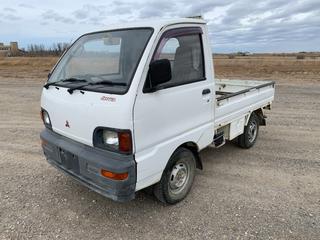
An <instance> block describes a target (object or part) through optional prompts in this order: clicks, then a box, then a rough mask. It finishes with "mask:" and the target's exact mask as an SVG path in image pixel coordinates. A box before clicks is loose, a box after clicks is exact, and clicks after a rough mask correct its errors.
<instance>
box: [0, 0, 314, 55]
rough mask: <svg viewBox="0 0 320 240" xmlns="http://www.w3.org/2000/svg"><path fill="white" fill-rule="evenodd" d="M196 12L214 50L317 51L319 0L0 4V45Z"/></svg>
mask: <svg viewBox="0 0 320 240" xmlns="http://www.w3.org/2000/svg"><path fill="white" fill-rule="evenodd" d="M200 14H201V15H202V16H203V17H204V18H205V20H206V21H207V22H208V26H209V33H210V39H211V44H212V48H213V50H214V52H236V51H250V52H294V51H320V0H300V1H299V0H264V1H258V0H256V1H253V0H208V1H207V0H198V1H188V0H186V1H182V0H176V1H175V0H156V1H148V0H135V1H129V0H113V1H106V0H103V1H102V0H95V1H88V0H55V1H40V0H28V1H22V0H1V4H0V42H6V43H7V42H10V41H19V44H20V46H22V47H26V46H27V45H28V44H30V43H43V44H45V45H47V46H48V45H51V44H52V43H53V42H71V41H73V40H75V39H76V38H77V37H78V36H79V35H82V34H83V33H86V32H91V31H95V30H103V29H104V27H105V26H107V25H109V24H114V23H119V22H124V21H134V20H141V19H148V18H170V17H185V16H192V15H200Z"/></svg>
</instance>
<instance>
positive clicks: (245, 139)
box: [237, 113, 259, 148]
mask: <svg viewBox="0 0 320 240" xmlns="http://www.w3.org/2000/svg"><path fill="white" fill-rule="evenodd" d="M258 133H259V119H258V117H257V115H256V114H255V113H252V114H251V116H250V119H249V122H248V125H247V126H245V127H244V131H243V134H241V135H240V136H239V137H238V142H237V143H238V145H239V146H240V147H242V148H251V147H252V146H253V145H254V144H255V142H256V140H257V137H258Z"/></svg>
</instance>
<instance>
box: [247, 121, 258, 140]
mask: <svg viewBox="0 0 320 240" xmlns="http://www.w3.org/2000/svg"><path fill="white" fill-rule="evenodd" d="M248 128H249V130H248V138H249V142H250V143H252V142H254V140H255V139H256V137H257V124H256V123H255V122H251V123H250V124H249V126H248Z"/></svg>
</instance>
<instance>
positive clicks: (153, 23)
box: [104, 18, 206, 30]
mask: <svg viewBox="0 0 320 240" xmlns="http://www.w3.org/2000/svg"><path fill="white" fill-rule="evenodd" d="M183 23H195V24H206V21H204V20H203V19H199V18H175V19H172V18H169V19H168V18H167V19H152V20H144V21H137V22H125V23H119V24H115V25H110V26H108V27H107V28H105V29H104V30H112V29H124V28H139V27H152V28H154V29H155V30H156V29H161V28H163V27H165V26H168V25H173V24H183Z"/></svg>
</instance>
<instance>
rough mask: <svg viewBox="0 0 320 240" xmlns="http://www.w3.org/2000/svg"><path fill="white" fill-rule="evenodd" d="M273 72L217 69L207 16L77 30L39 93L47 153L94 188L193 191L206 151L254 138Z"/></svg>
mask: <svg viewBox="0 0 320 240" xmlns="http://www.w3.org/2000/svg"><path fill="white" fill-rule="evenodd" d="M274 90H275V89H274V82H271V81H249V80H224V79H219V80H218V79H215V78H214V71H213V62H212V52H211V45H210V41H209V39H208V32H207V27H206V23H205V21H203V20H201V19H191V18H190V19H189V18H186V19H176V20H161V21H155V22H152V21H145V22H143V23H129V24H123V25H120V26H115V27H112V28H108V29H106V30H103V31H100V32H93V33H88V34H85V35H83V36H81V37H79V38H78V39H77V40H76V41H75V42H74V43H73V44H72V45H71V47H70V48H69V49H68V50H67V51H66V52H65V53H64V55H63V56H62V57H61V59H60V60H59V61H58V63H57V64H56V65H55V67H54V68H53V70H52V71H51V73H50V74H49V78H48V82H47V83H46V84H45V85H44V88H43V92H42V96H41V116H42V120H43V122H44V125H45V130H43V131H42V132H41V140H42V148H43V151H44V154H45V156H46V158H47V160H48V162H49V163H51V164H52V165H53V166H55V167H57V168H58V169H60V170H62V171H63V172H64V173H66V174H68V175H70V176H72V177H74V178H75V179H77V180H78V181H79V182H81V183H82V184H84V185H86V186H88V187H89V188H91V189H93V190H94V191H96V192H98V193H100V194H102V195H104V196H106V197H108V198H111V199H113V200H116V201H121V202H123V201H128V200H131V199H133V198H134V196H135V192H136V191H139V190H141V189H144V188H147V187H150V188H148V189H151V190H152V191H153V193H154V194H155V196H156V197H157V198H158V199H159V200H160V201H162V202H165V203H169V204H173V203H176V202H178V201H181V200H182V199H183V198H185V197H186V195H187V194H188V192H189V190H190V189H191V186H192V183H193V180H194V176H195V172H196V168H198V169H202V162H201V158H200V156H199V151H201V150H202V149H204V148H206V147H208V146H210V147H220V146H222V145H223V144H224V143H225V141H226V140H234V141H235V142H236V143H237V144H238V145H239V146H240V147H242V148H250V147H252V146H253V145H254V143H255V142H256V139H257V136H258V131H259V126H260V125H265V124H266V122H265V115H264V110H265V109H270V107H271V103H272V101H273V99H274Z"/></svg>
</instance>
